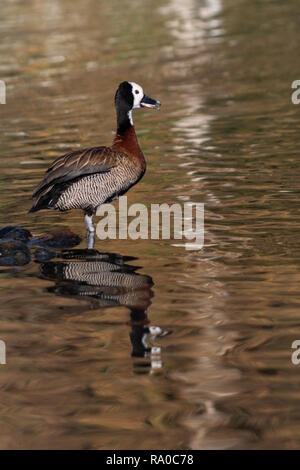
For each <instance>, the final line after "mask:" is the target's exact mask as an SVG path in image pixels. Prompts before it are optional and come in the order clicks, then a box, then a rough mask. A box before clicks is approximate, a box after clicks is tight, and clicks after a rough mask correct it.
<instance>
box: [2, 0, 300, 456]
mask: <svg viewBox="0 0 300 470" xmlns="http://www.w3.org/2000/svg"><path fill="white" fill-rule="evenodd" d="M29 4H30V5H28V4H26V6H25V5H23V3H22V2H18V1H13V2H11V1H7V0H4V1H3V5H2V6H1V8H2V23H1V25H0V36H1V41H0V51H1V52H0V53H1V58H2V60H1V66H0V79H2V80H5V81H6V84H7V104H6V105H5V106H1V109H0V112H1V117H2V119H1V136H2V139H1V143H0V145H1V157H0V207H1V209H2V210H1V212H0V219H1V220H0V222H1V226H4V225H9V224H10V225H11V224H14V225H20V226H22V227H24V228H27V229H29V230H31V231H32V232H33V234H34V235H39V234H44V233H47V232H49V228H51V230H52V229H53V227H54V226H55V227H57V228H62V227H68V228H70V229H71V230H72V231H74V232H75V233H77V234H79V235H81V236H82V237H84V227H83V223H82V216H81V214H79V213H77V212H76V211H74V212H71V213H68V214H64V215H62V214H61V215H59V214H57V213H51V212H49V213H48V212H41V213H38V214H34V215H28V214H27V210H28V209H29V207H30V195H31V192H32V189H33V187H34V186H35V185H36V183H37V182H38V180H39V179H40V178H41V175H42V172H43V171H44V170H45V169H46V168H47V166H48V164H49V163H50V162H51V161H52V160H53V159H54V158H55V157H56V156H58V155H60V154H62V153H64V152H67V151H68V150H69V149H72V148H73V149H74V148H76V147H84V146H92V145H101V144H109V143H110V142H111V140H112V135H113V134H112V131H113V130H114V127H115V118H114V109H113V95H114V92H115V88H116V87H117V85H118V83H119V82H120V81H122V80H125V79H130V80H134V81H136V82H137V83H141V84H142V85H143V88H144V90H145V92H146V93H149V95H150V96H155V97H157V98H158V99H160V100H161V101H162V103H163V107H162V109H161V111H160V113H150V112H147V111H136V112H135V115H134V119H135V123H136V128H137V132H138V135H139V139H140V143H141V146H142V148H143V150H144V153H145V155H146V158H147V162H148V169H147V173H146V175H145V177H144V178H143V180H142V181H141V182H140V183H139V184H138V185H137V186H136V187H135V188H133V189H132V190H131V191H130V192H129V194H128V196H129V203H133V202H143V203H146V204H151V203H163V202H167V203H174V202H178V201H181V202H185V201H191V202H204V203H205V228H206V230H205V247H204V248H203V249H202V250H200V251H195V252H188V251H185V250H184V248H183V247H178V246H174V245H175V243H173V241H172V240H171V241H170V242H169V241H165V240H164V241H151V240H140V241H134V242H133V241H131V240H122V241H113V240H112V241H105V243H104V242H101V241H99V240H98V241H96V247H95V248H96V249H97V250H98V251H99V253H101V256H102V258H101V256H100V259H99V258H97V259H87V257H86V255H84V257H83V258H80V253H82V252H79V251H78V250H81V249H83V248H84V243H82V244H81V245H80V246H79V247H76V249H75V251H74V253H75V254H74V253H73V255H72V259H70V258H68V257H66V256H67V255H66V254H65V255H63V256H60V258H58V259H54V260H51V261H47V262H44V263H36V262H34V261H31V263H29V264H27V265H26V266H24V267H18V268H17V267H14V268H6V267H5V268H4V267H3V268H1V271H0V289H1V324H0V338H1V339H3V340H5V342H6V344H7V365H6V366H1V368H0V376H1V378H0V397H1V400H0V402H1V408H0V423H1V431H2V432H1V438H0V448H2V449H12V448H20V449H23V448H30V449H40V448H58V449H60V448H72V449H78V448H80V449H81V448H100V449H104V448H109V449H113V448H114V449H133V448H137V449H158V448H166V449H171V448H175V449H179V448H184V449H187V448H192V449H202V448H206V449H207V448H213V449H223V448H298V447H299V442H300V425H299V419H298V418H299V413H298V408H299V400H300V395H299V387H300V382H299V374H298V369H297V367H296V366H294V365H292V363H291V360H290V358H291V344H292V342H293V341H294V340H295V339H299V337H300V329H299V321H298V317H299V281H300V276H299V265H300V263H299V261H300V256H299V254H300V252H299V248H298V246H299V237H298V228H299V207H298V188H299V179H300V171H299V163H298V161H299V159H298V153H299V135H300V134H299V119H298V113H299V111H298V108H297V106H294V105H292V104H291V100H290V91H291V90H290V85H291V83H292V81H293V80H295V79H297V78H299V77H298V76H297V73H298V70H297V65H296V64H297V60H296V57H297V45H298V35H299V28H298V24H297V15H296V12H297V3H296V1H293V0H291V1H289V2H285V3H284V4H282V3H281V2H277V1H274V2H264V3H263V4H257V3H255V2H254V3H253V2H250V1H247V0H245V1H241V2H236V1H235V2H233V0H223V1H221V0H188V1H186V2H184V3H182V2H178V1H177V0H163V1H162V0H151V1H147V2H137V1H129V0H128V1H124V2H121V3H120V2H116V1H115V0H113V1H112V2H109V3H107V2H103V1H95V0H91V1H89V2H86V1H83V0H72V2H71V1H68V0H67V1H64V2H59V1H56V0H51V1H50V0H49V1H43V2H42V1H39V0H31V1H30V2H29ZM137 19H138V20H137ZM76 250H77V251H76ZM34 251H35V250H34V249H32V254H34ZM107 253H110V255H109V256H108V255H107ZM60 255H61V253H60ZM64 256H65V258H64ZM103 257H104V258H103ZM129 257H130V258H129ZM131 257H133V258H135V259H131ZM116 275H117V276H116ZM119 275H120V276H121V275H122V276H121V277H120V276H119ZM121 278H122V279H123V280H124V279H125V280H127V281H124V282H125V283H126V285H125V287H124V285H123V284H122V285H121V286H120V284H119V280H120V279H121ZM122 282H123V281H122ZM127 282H129V283H130V282H133V286H131V287H129V285H128V284H127ZM139 283H141V285H140V284H139ZM139 285H140V287H138V286H139ZM154 326H155V327H158V328H159V329H158V330H153V329H152V330H151V327H154ZM151 331H152V333H153V332H154V331H156V332H158V331H160V332H161V334H152V335H151ZM164 332H165V333H166V334H163V333H164ZM167 333H172V334H167ZM153 348H154V349H153ZM155 348H156V349H155Z"/></svg>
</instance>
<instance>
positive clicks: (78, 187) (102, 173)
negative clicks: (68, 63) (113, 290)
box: [29, 82, 160, 247]
mask: <svg viewBox="0 0 300 470" xmlns="http://www.w3.org/2000/svg"><path fill="white" fill-rule="evenodd" d="M115 106H116V111H117V132H116V136H115V138H114V141H113V144H112V146H111V147H93V148H87V149H83V150H76V151H75V152H71V153H67V154H65V155H62V156H61V157H58V158H57V159H56V160H55V161H54V162H53V163H52V165H51V166H50V168H49V169H48V170H47V172H46V175H45V178H44V179H43V180H42V181H41V182H40V184H39V185H38V186H37V188H36V189H35V191H34V193H33V199H34V204H33V206H32V208H31V209H30V211H29V212H36V211H39V210H41V209H54V210H59V211H66V210H69V209H82V210H83V211H84V213H85V224H86V229H87V235H88V240H89V239H90V238H92V240H90V242H89V241H88V247H92V246H93V243H94V231H95V229H94V225H93V215H94V214H95V213H96V210H97V208H98V206H100V205H101V204H104V203H107V202H111V201H113V200H115V199H117V198H118V197H119V196H121V195H122V194H124V193H126V192H127V191H128V189H129V188H131V186H133V185H134V184H136V183H137V182H138V181H139V180H140V179H141V178H142V176H143V175H144V173H145V170H146V162H145V158H144V155H143V152H142V151H141V149H140V147H139V144H138V141H137V137H136V134H135V130H134V126H133V121H132V110H133V109H136V108H142V107H144V108H152V109H159V106H160V102H159V101H156V100H153V99H152V98H149V97H148V96H146V95H145V94H144V92H143V89H142V87H141V86H139V85H137V84H136V83H134V82H123V83H121V84H120V85H119V87H118V90H117V92H116V95H115Z"/></svg>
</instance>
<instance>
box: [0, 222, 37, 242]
mask: <svg viewBox="0 0 300 470" xmlns="http://www.w3.org/2000/svg"><path fill="white" fill-rule="evenodd" d="M4 238H5V239H7V240H19V241H20V242H23V243H27V242H28V241H29V240H30V239H31V238H32V235H31V233H30V232H29V230H26V229H25V228H22V227H16V226H14V225H7V227H3V228H1V229H0V239H4Z"/></svg>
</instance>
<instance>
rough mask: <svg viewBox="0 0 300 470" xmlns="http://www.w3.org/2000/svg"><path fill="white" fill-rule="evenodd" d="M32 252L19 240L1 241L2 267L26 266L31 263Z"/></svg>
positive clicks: (0, 260) (0, 263)
mask: <svg viewBox="0 0 300 470" xmlns="http://www.w3.org/2000/svg"><path fill="white" fill-rule="evenodd" d="M30 261H31V256H30V251H29V249H28V248H27V246H26V245H25V243H23V242H21V241H19V240H8V239H4V240H0V266H24V265H25V264H28V263H30Z"/></svg>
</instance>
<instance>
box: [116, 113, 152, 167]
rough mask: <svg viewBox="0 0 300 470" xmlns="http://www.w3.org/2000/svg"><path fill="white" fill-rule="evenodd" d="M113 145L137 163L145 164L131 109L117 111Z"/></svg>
mask: <svg viewBox="0 0 300 470" xmlns="http://www.w3.org/2000/svg"><path fill="white" fill-rule="evenodd" d="M113 147H115V148H116V147H117V148H119V149H120V150H122V151H123V152H124V153H126V154H127V155H128V156H129V157H131V158H133V159H135V160H136V163H137V164H138V163H139V165H141V166H145V158H144V155H143V152H142V151H141V149H140V146H139V144H138V141H137V136H136V133H135V130H134V125H133V121H132V115H131V111H129V112H127V113H125V112H124V113H121V112H117V132H116V136H115V138H114V141H113Z"/></svg>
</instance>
